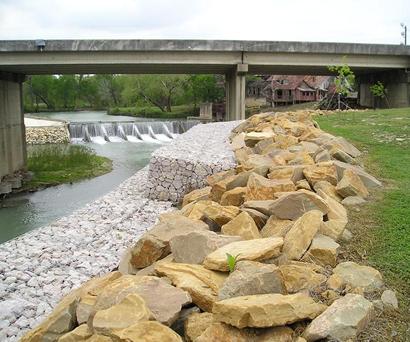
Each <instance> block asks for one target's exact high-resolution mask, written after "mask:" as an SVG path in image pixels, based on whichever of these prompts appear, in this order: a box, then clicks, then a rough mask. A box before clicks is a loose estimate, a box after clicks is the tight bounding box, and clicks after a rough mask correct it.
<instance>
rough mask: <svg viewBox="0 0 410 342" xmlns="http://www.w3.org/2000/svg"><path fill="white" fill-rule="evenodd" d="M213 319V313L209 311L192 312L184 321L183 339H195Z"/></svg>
mask: <svg viewBox="0 0 410 342" xmlns="http://www.w3.org/2000/svg"><path fill="white" fill-rule="evenodd" d="M213 321H214V315H213V314H211V313H209V312H203V313H193V314H191V315H189V316H188V318H187V320H186V321H185V339H186V340H187V341H188V342H192V341H196V338H197V337H199V336H201V335H202V333H203V332H204V331H205V330H206V329H207V328H208V327H209V326H211V324H212V323H213Z"/></svg>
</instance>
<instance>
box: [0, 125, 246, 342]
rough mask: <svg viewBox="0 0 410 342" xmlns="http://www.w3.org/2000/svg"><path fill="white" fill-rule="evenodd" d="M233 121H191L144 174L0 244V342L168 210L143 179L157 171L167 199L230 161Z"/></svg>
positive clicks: (113, 261) (113, 260) (100, 268)
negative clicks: (151, 195) (194, 123)
mask: <svg viewBox="0 0 410 342" xmlns="http://www.w3.org/2000/svg"><path fill="white" fill-rule="evenodd" d="M237 124H238V122H225V123H214V124H207V125H198V126H195V127H194V128H192V129H191V130H189V131H188V132H186V133H184V134H182V135H181V136H179V137H178V138H177V139H175V140H174V141H173V142H172V143H170V144H169V145H166V146H164V147H163V148H161V149H159V150H157V151H156V152H155V153H154V155H153V158H152V159H151V162H150V172H149V174H148V167H147V168H145V169H143V170H141V171H139V172H137V173H136V174H135V175H134V176H132V177H130V178H128V179H127V180H126V181H125V182H123V183H122V184H121V185H120V186H119V187H118V188H116V189H115V190H113V191H112V192H110V193H108V194H107V195H105V196H104V197H102V198H101V199H99V200H96V201H95V202H93V203H90V204H88V205H87V206H86V207H85V208H83V209H80V210H78V211H76V212H74V213H73V214H72V215H70V216H67V217H63V218H61V219H60V220H58V221H56V222H54V223H52V224H51V225H49V226H45V227H41V228H38V229H36V230H33V231H31V232H29V233H26V234H24V235H22V236H20V237H18V238H15V239H14V240H11V241H8V242H6V243H4V244H2V245H0V341H7V342H11V341H16V340H17V339H18V338H19V337H20V336H21V335H22V334H24V333H25V332H26V331H28V330H29V329H32V328H33V327H35V326H36V325H37V324H38V323H40V321H42V320H43V319H44V318H45V316H46V315H47V314H48V313H50V312H51V310H52V307H54V306H55V304H56V303H57V302H58V301H59V300H60V299H61V297H62V296H64V295H65V294H67V293H68V292H69V291H71V290H72V289H74V288H76V287H78V286H80V285H81V284H82V283H83V282H85V281H87V280H88V279H89V278H91V277H94V276H97V275H100V274H104V273H106V272H108V271H110V270H112V269H114V268H115V267H117V266H118V263H119V261H120V257H121V255H122V253H123V252H124V250H125V249H126V248H127V247H129V246H130V245H131V244H132V243H134V242H135V240H137V239H138V237H139V236H140V235H142V234H143V233H144V232H145V231H146V230H147V229H148V228H150V227H151V226H152V225H153V224H154V223H155V222H156V220H157V218H158V215H159V214H160V213H162V212H165V211H168V210H172V207H171V202H157V201H155V200H150V199H148V198H147V197H146V196H145V192H146V189H147V188H149V187H150V186H152V182H148V181H147V180H148V179H150V181H152V180H153V177H156V176H158V177H156V178H155V180H154V181H155V184H156V185H158V186H162V185H164V184H165V185H166V186H167V189H166V191H168V195H167V196H165V197H167V199H169V198H171V197H172V196H170V195H169V194H170V193H171V192H172V191H173V194H171V195H173V196H174V195H175V194H176V193H177V195H178V196H181V195H183V193H184V192H187V191H188V190H189V187H190V186H193V187H198V186H201V184H202V183H203V181H204V179H205V177H206V176H207V175H208V174H211V173H213V172H218V171H221V170H223V169H227V168H230V167H232V166H234V165H235V161H234V158H233V153H232V151H231V150H230V149H229V147H228V145H227V143H226V140H227V137H228V136H229V133H230V131H231V129H232V128H233V127H235V126H236V125H237ZM164 161H165V163H163V162H164ZM169 161H170V162H171V163H170V164H168V162H169ZM158 162H161V164H158ZM172 162H175V163H176V164H172ZM158 167H160V168H161V169H160V170H159V169H158ZM157 171H161V172H162V173H161V174H158V175H157V174H156V172H157ZM167 175H171V178H166V177H167ZM164 177H165V178H164ZM183 181H185V182H190V183H189V186H186V184H188V183H186V184H185V185H184V186H182V185H180V184H181V182H183ZM174 184H175V186H174ZM155 188H156V187H155ZM150 189H152V188H150ZM166 191H165V189H163V191H162V193H165V194H166ZM173 198H176V197H175V196H174V197H173Z"/></svg>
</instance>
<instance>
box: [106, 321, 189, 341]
mask: <svg viewBox="0 0 410 342" xmlns="http://www.w3.org/2000/svg"><path fill="white" fill-rule="evenodd" d="M112 335H113V336H114V338H115V341H127V342H154V341H161V342H182V338H181V336H179V335H178V334H177V333H176V332H175V331H173V330H172V329H170V328H168V327H167V326H165V325H163V324H161V323H159V322H150V321H145V322H139V323H137V324H134V325H132V326H130V327H128V328H126V329H122V330H119V331H115V332H113V333H112Z"/></svg>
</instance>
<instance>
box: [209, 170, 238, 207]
mask: <svg viewBox="0 0 410 342" xmlns="http://www.w3.org/2000/svg"><path fill="white" fill-rule="evenodd" d="M236 179H237V176H236V174H235V173H234V174H231V175H229V176H227V177H225V178H223V179H221V180H219V181H218V182H216V183H214V184H212V188H211V195H210V199H211V200H212V201H215V202H219V201H220V200H221V198H222V196H223V194H224V193H225V192H226V191H228V190H231V189H229V184H231V182H233V181H234V180H236Z"/></svg>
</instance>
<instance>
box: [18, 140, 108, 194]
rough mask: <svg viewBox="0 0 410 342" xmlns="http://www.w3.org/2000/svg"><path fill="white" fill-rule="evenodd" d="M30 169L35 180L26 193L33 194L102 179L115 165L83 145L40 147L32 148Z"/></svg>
mask: <svg viewBox="0 0 410 342" xmlns="http://www.w3.org/2000/svg"><path fill="white" fill-rule="evenodd" d="M27 169H28V171H31V172H32V173H33V177H32V179H31V180H30V181H28V182H26V183H25V184H24V185H23V189H22V190H26V191H31V190H35V189H37V188H42V187H47V186H52V185H58V184H62V183H71V182H76V181H79V180H82V179H85V178H93V177H96V176H99V175H102V174H104V173H107V172H110V171H111V170H112V162H111V160H110V159H108V158H105V157H101V156H97V155H96V154H95V153H94V151H92V150H91V149H89V148H88V147H85V146H82V145H70V144H67V145H42V146H38V145H37V146H29V147H28V150H27Z"/></svg>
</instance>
